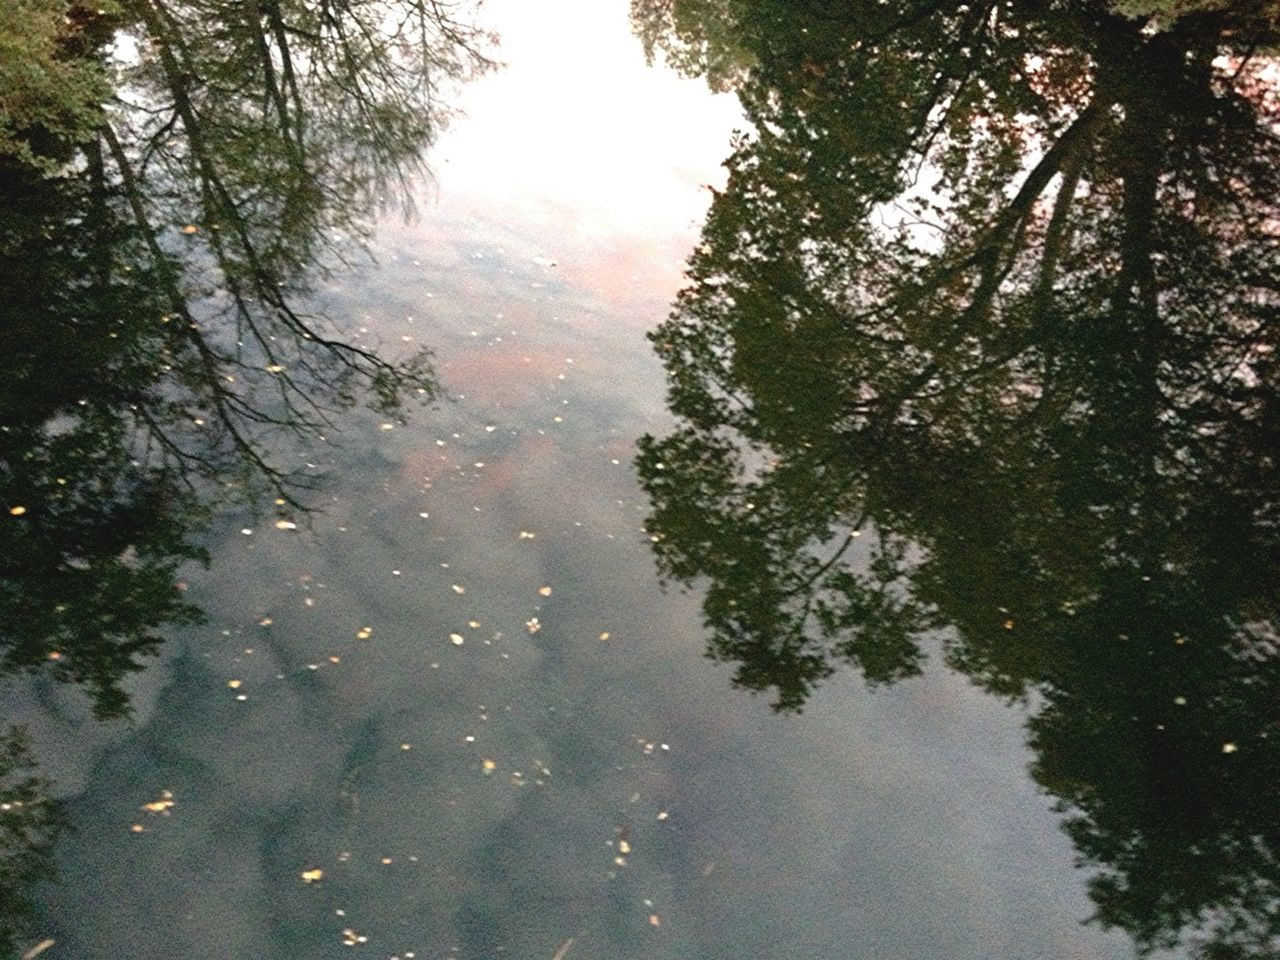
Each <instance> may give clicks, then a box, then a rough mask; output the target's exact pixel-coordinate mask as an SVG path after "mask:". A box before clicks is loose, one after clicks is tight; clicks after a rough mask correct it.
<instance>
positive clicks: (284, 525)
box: [276, 520, 298, 530]
mask: <svg viewBox="0 0 1280 960" xmlns="http://www.w3.org/2000/svg"><path fill="white" fill-rule="evenodd" d="M276 529H277V530H297V529H298V525H297V524H296V523H294V522H293V521H292V520H277V521H276Z"/></svg>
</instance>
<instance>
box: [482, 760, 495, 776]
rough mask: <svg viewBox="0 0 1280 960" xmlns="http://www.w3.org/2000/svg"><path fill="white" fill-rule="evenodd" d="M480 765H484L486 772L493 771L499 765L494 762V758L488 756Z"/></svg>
mask: <svg viewBox="0 0 1280 960" xmlns="http://www.w3.org/2000/svg"><path fill="white" fill-rule="evenodd" d="M480 765H481V766H482V767H484V769H485V772H486V773H492V772H493V771H494V770H496V769H497V768H498V765H497V764H496V763H494V762H493V761H492V760H490V759H489V758H488V757H486V758H485V759H483V760H481V761H480Z"/></svg>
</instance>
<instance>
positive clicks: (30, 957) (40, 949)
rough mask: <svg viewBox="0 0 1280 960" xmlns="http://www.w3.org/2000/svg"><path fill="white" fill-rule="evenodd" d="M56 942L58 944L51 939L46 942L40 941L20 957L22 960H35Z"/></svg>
mask: <svg viewBox="0 0 1280 960" xmlns="http://www.w3.org/2000/svg"><path fill="white" fill-rule="evenodd" d="M57 942H58V941H57V940H54V939H52V938H50V939H48V940H41V941H40V942H39V943H37V944H36V945H35V946H34V947H32V948H31V949H30V950H28V951H27V952H26V953H24V954H23V955H22V960H36V957H38V956H40V954H42V953H44V952H45V951H46V950H48V949H49V948H50V947H52V946H53V945H54V944H55V943H57Z"/></svg>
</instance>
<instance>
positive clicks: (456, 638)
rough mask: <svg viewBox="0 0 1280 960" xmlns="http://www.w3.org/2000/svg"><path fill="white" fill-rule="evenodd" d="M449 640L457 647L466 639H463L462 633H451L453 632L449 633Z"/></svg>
mask: <svg viewBox="0 0 1280 960" xmlns="http://www.w3.org/2000/svg"><path fill="white" fill-rule="evenodd" d="M449 642H450V643H452V644H453V645H454V646H455V647H460V646H462V645H463V644H464V643H465V642H466V641H465V640H463V639H462V634H460V633H451V634H449Z"/></svg>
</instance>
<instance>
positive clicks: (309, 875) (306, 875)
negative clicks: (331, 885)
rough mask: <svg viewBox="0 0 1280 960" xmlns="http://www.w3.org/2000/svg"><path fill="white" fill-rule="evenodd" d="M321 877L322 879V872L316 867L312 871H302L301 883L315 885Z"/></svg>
mask: <svg viewBox="0 0 1280 960" xmlns="http://www.w3.org/2000/svg"><path fill="white" fill-rule="evenodd" d="M323 877H324V871H323V870H321V869H320V868H319V867H316V868H314V869H312V870H303V871H302V882H303V883H316V882H317V881H319V880H321V879H323Z"/></svg>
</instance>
